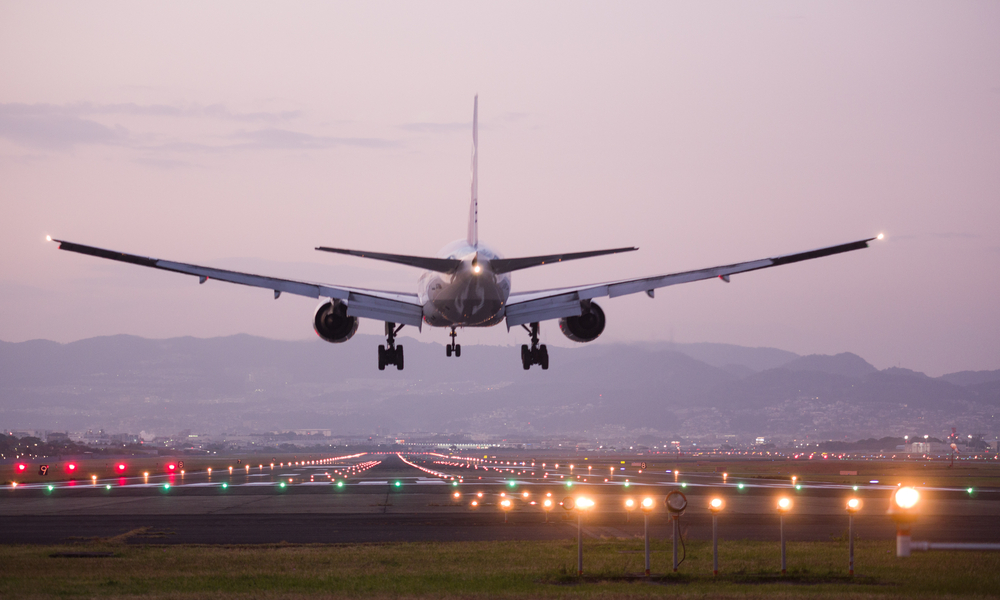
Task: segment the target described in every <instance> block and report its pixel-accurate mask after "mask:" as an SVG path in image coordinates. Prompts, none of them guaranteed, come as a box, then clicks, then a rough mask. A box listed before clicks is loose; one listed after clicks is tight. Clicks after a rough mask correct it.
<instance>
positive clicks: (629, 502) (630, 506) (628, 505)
mask: <svg viewBox="0 0 1000 600" xmlns="http://www.w3.org/2000/svg"><path fill="white" fill-rule="evenodd" d="M625 508H626V509H628V510H632V509H633V508H635V500H633V499H631V498H629V499H628V500H626V501H625Z"/></svg>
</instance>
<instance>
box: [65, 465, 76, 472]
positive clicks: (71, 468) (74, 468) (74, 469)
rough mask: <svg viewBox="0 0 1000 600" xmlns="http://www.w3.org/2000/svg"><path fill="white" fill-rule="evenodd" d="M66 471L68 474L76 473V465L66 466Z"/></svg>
mask: <svg viewBox="0 0 1000 600" xmlns="http://www.w3.org/2000/svg"><path fill="white" fill-rule="evenodd" d="M66 470H67V471H69V472H70V473H76V463H69V464H68V465H66Z"/></svg>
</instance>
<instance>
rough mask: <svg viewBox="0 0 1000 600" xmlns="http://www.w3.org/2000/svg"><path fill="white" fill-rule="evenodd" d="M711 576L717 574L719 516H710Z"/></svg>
mask: <svg viewBox="0 0 1000 600" xmlns="http://www.w3.org/2000/svg"><path fill="white" fill-rule="evenodd" d="M712 574H713V575H718V574H719V515H716V514H712Z"/></svg>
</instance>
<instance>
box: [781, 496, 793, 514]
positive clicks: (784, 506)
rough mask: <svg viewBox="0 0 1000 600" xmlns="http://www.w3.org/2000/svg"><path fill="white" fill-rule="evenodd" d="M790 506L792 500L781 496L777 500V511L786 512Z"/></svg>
mask: <svg viewBox="0 0 1000 600" xmlns="http://www.w3.org/2000/svg"><path fill="white" fill-rule="evenodd" d="M791 508H792V501H791V500H790V499H788V498H781V499H779V500H778V512H783V513H785V512H788V511H789V510H791Z"/></svg>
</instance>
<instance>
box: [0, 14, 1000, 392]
mask: <svg viewBox="0 0 1000 600" xmlns="http://www.w3.org/2000/svg"><path fill="white" fill-rule="evenodd" d="M0 57H2V60H0V339H2V340H5V341H21V340H27V339H33V338H48V339H54V340H58V341H71V340H76V339H80V338H84V337H90V336H95V335H108V334H115V333H130V334H136V335H142V336H148V337H172V336H180V335H194V336H199V337H208V336H217V335H226V334H233V333H239V332H246V333H251V334H255V335H262V336H267V337H273V338H284V339H302V338H307V337H311V336H312V335H313V333H312V329H311V324H310V319H311V317H312V311H313V309H314V307H315V304H316V302H315V301H313V300H309V299H304V298H298V297H290V296H288V295H285V296H283V297H282V298H281V299H279V300H278V301H275V300H273V298H272V294H271V292H270V291H267V290H258V289H248V288H244V287H241V286H233V285H228V284H224V283H219V282H209V283H208V284H206V285H203V286H199V285H198V283H197V279H196V278H193V277H186V276H181V275H174V274H169V273H162V272H157V271H153V270H148V269H142V268H138V267H133V266H131V265H123V264H116V263H111V262H109V261H102V260H99V259H94V258H90V257H84V256H78V255H73V254H70V253H66V252H58V251H57V250H56V247H55V245H54V244H46V243H45V242H44V241H43V240H44V236H45V235H46V234H51V235H53V236H55V237H60V238H63V239H69V240H73V241H77V242H81V243H87V244H92V245H97V246H102V247H106V248H112V249H116V250H123V251H129V252H134V253H138V254H144V255H148V256H155V257H158V258H169V259H173V260H179V261H186V262H195V263H199V264H207V265H215V266H222V267H238V268H243V269H252V270H255V271H257V272H263V273H265V274H271V275H279V276H281V275H283V276H292V277H305V278H308V279H313V280H320V281H323V282H328V283H334V284H338V283H339V284H345V285H346V284H353V285H362V286H380V287H382V288H389V289H401V290H412V289H413V288H414V285H415V280H416V277H417V275H418V274H419V272H418V271H416V270H411V269H406V268H400V267H393V266H387V265H384V264H380V263H374V262H368V261H363V260H361V259H356V258H351V257H339V256H333V255H329V254H325V253H323V254H321V253H318V252H315V251H314V250H313V248H314V247H315V246H317V245H331V246H340V247H347V248H359V249H365V250H382V251H387V252H397V253H409V254H433V253H434V252H436V251H437V250H438V249H439V248H440V247H441V246H443V245H444V244H446V243H447V242H449V241H451V240H453V239H456V238H461V237H463V236H464V232H465V220H466V215H467V211H468V207H467V203H468V189H469V156H470V138H471V132H470V126H471V117H472V97H473V95H474V94H476V93H479V94H480V120H481V123H480V126H481V132H480V183H479V192H480V237H481V239H483V240H485V241H486V242H487V243H489V244H491V245H492V246H494V247H496V248H498V249H499V250H500V251H501V252H503V253H505V254H506V255H507V256H518V255H531V254H541V253H552V252H559V251H580V250H590V249H596V248H606V247H615V246H623V245H637V246H639V247H640V251H639V252H636V253H632V254H628V255H621V256H613V257H606V258H596V259H590V260H584V261H578V262H576V263H571V264H564V265H555V266H551V267H542V268H538V269H533V270H529V271H524V272H519V273H516V274H515V277H514V288H515V290H527V289H535V288H539V287H552V286H557V285H569V284H578V283H588V282H597V281H604V280H609V279H619V278H622V277H628V276H641V275H653V274H660V273H669V272H674V271H680V270H687V269H692V268H699V267H706V266H711V265H715V264H720V263H729V262H736V261H740V260H749V259H756V258H761V257H765V256H770V255H775V254H781V253H787V252H793V251H799V250H805V249H811V248H814V247H818V246H823V245H827V244H833V243H839V242H846V241H852V240H855V239H859V238H863V237H868V236H872V235H875V234H877V233H879V232H884V233H885V234H886V240H885V241H884V242H882V243H879V244H876V245H875V247H874V248H872V249H868V250H864V251H861V252H855V253H851V254H849V255H844V256H838V257H832V258H826V259H821V260H818V261H815V262H809V263H804V264H798V265H792V266H787V267H780V268H777V269H771V270H767V271H764V272H758V273H751V274H746V275H741V276H734V277H733V280H732V283H730V284H725V283H722V282H719V281H706V282H699V283H694V284H688V285H684V286H678V287H673V288H668V289H665V290H661V291H660V292H659V293H658V294H657V296H656V299H655V300H650V299H649V298H647V297H646V296H645V295H637V296H632V297H627V298H618V299H614V300H607V301H605V302H603V303H602V305H603V307H604V309H605V311H606V313H607V316H608V321H609V322H608V328H607V330H606V332H605V334H604V336H603V337H602V338H601V339H600V340H599V341H597V342H595V343H604V342H607V341H648V340H664V339H674V340H676V341H683V342H700V341H713V342H728V343H735V344H743V345H751V346H775V347H779V348H784V349H787V350H792V351H795V352H799V353H836V352H843V351H852V352H856V353H858V354H860V355H862V356H863V357H865V358H866V359H868V360H869V361H871V362H873V363H874V364H875V365H876V366H878V367H880V368H884V367H888V366H897V365H899V366H904V367H909V368H913V369H919V370H924V371H926V372H928V373H929V374H934V375H937V374H941V373H944V372H948V371H955V370H962V369H996V368H1000V342H998V340H1000V311H998V309H997V305H998V299H1000V235H998V233H997V226H998V224H1000V193H998V192H1000V3H997V2H994V1H989V2H934V3H920V2H912V1H909V0H908V1H905V2H868V1H865V2H842V1H837V2H809V3H802V2H788V3H783V2H770V3H769V2H753V3H747V2H730V3H725V2H689V3H667V2H650V3H639V2H629V3H620V2H614V3H612V2H607V3H599V4H595V3H581V2H567V3H539V2H526V3H516V2H504V3H489V4H486V3H471V2H455V3H444V2H435V3H414V2H379V3H361V2H358V3H328V2H322V3H320V2H315V3H310V2H297V3H254V2H216V3H205V2H170V3H153V2H144V3H135V2H121V3H107V2H88V3H60V4H53V3H27V2H11V1H5V2H2V3H0ZM380 330H381V323H375V322H370V321H369V322H366V323H365V324H363V325H362V329H361V331H363V332H369V333H376V332H379V331H380ZM404 331H407V330H404ZM412 333H413V334H416V332H415V331H413V332H412ZM543 333H544V335H543V337H544V338H545V339H544V341H546V342H548V343H553V344H563V343H566V344H568V343H569V342H568V341H567V340H565V339H564V338H563V337H562V335H561V334H559V333H558V329H557V326H556V325H555V323H554V322H549V323H546V324H543ZM419 337H420V339H423V340H430V341H440V342H444V341H445V340H446V330H441V329H429V328H425V329H424V331H423V333H421V334H419ZM523 338H525V336H524V335H523V332H521V331H520V330H517V331H511V332H510V333H508V332H507V331H506V328H505V327H504V326H499V327H495V328H493V329H489V330H466V331H464V332H461V334H460V338H459V341H461V342H464V343H465V344H467V345H470V346H471V345H472V344H475V343H484V344H487V343H488V344H509V343H517V344H520V343H522V342H523V341H525V340H524V339H523ZM355 341H356V340H355ZM343 350H344V351H358V352H370V353H371V354H372V361H373V362H374V361H375V351H374V348H369V347H366V346H364V345H358V344H355V345H352V344H351V343H348V344H346V345H344V346H343ZM467 352H468V350H467ZM442 360H444V357H443V356H442ZM511 360H512V361H516V360H517V356H516V353H515V354H512V356H511Z"/></svg>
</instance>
